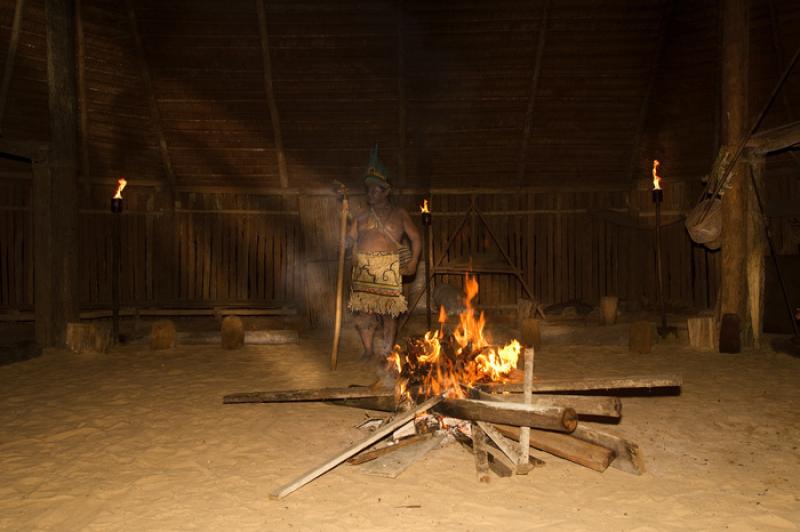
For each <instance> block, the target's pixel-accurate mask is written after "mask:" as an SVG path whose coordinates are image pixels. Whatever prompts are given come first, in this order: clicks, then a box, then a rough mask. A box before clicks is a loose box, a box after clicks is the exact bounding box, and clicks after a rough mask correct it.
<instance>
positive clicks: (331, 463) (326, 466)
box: [270, 395, 442, 499]
mask: <svg viewBox="0 0 800 532" xmlns="http://www.w3.org/2000/svg"><path fill="white" fill-rule="evenodd" d="M441 400H442V396H440V395H437V396H434V397H431V398H430V399H428V400H427V401H425V402H424V403H422V404H420V405H417V407H416V408H412V409H411V410H409V411H407V412H405V413H404V414H403V415H401V416H398V417H397V418H395V419H394V420H393V421H392V422H391V423H387V424H386V425H384V426H383V427H381V428H379V429H378V430H376V431H375V432H374V433H372V434H371V435H370V436H369V437H367V438H366V439H364V440H362V441H360V442H359V443H357V444H355V445H353V446H352V447H350V448H349V449H347V450H346V451H344V452H342V453H340V454H337V455H336V456H334V457H333V458H331V459H330V460H327V461H325V462H324V463H323V464H321V465H319V466H317V467H315V468H313V469H311V470H309V471H307V472H306V473H304V474H302V475H301V476H299V477H298V478H297V479H295V480H293V481H291V482H289V483H288V484H286V485H284V486H281V487H280V488H278V489H276V490H275V491H273V492H272V493H271V494H270V498H271V499H283V498H284V497H286V496H287V495H290V494H291V493H293V492H294V491H296V490H298V489H300V488H302V487H303V486H305V485H306V484H308V483H309V482H311V481H313V480H314V479H316V478H318V477H320V476H322V475H324V474H325V473H327V472H328V471H330V470H331V469H333V468H334V467H336V466H337V465H339V464H341V463H342V462H344V461H345V460H347V459H348V458H350V457H352V456H355V455H356V454H358V453H360V452H361V451H363V450H364V449H366V448H367V447H370V446H371V445H373V444H375V443H377V442H379V441H380V440H382V439H383V438H385V437H386V436H388V435H389V434H391V433H392V432H394V431H395V430H397V429H399V428H400V427H402V426H403V425H405V424H406V423H408V422H409V421H411V420H412V419H414V417H415V416H416V415H417V414H418V413H420V412H424V411H426V410H430V409H431V408H432V407H434V406H435V405H436V404H438V403H439V402H440V401H441Z"/></svg>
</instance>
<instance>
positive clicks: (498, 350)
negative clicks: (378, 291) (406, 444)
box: [389, 274, 521, 399]
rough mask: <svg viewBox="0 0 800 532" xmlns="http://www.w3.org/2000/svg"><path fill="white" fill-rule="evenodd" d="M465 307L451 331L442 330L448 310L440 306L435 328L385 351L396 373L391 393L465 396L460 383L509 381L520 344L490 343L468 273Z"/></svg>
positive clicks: (472, 278)
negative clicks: (475, 307)
mask: <svg viewBox="0 0 800 532" xmlns="http://www.w3.org/2000/svg"><path fill="white" fill-rule="evenodd" d="M464 292H465V294H466V297H465V309H464V311H463V312H462V313H461V314H460V315H459V317H458V324H457V325H456V327H455V329H454V330H453V331H452V333H446V332H445V324H446V322H447V313H446V312H445V309H444V307H441V308H440V309H439V330H437V331H428V332H426V333H425V334H424V335H423V336H422V337H416V338H411V339H409V340H408V341H407V344H406V347H405V349H403V348H402V347H401V346H399V345H395V347H394V350H393V351H392V354H391V355H389V363H390V367H391V368H392V369H393V370H394V371H395V373H396V375H397V381H396V385H395V392H396V395H398V397H402V398H407V399H410V398H411V396H412V390H413V394H414V395H417V396H421V397H430V396H432V395H438V394H441V393H444V394H446V395H447V396H448V397H451V398H454V397H464V387H471V386H473V385H475V384H476V383H482V382H507V381H508V375H509V373H510V372H511V370H513V369H514V368H516V366H517V360H518V359H519V354H520V349H521V346H520V344H519V342H518V341H517V340H512V341H511V342H509V343H508V344H506V345H505V346H503V347H498V346H495V345H492V344H491V341H490V339H489V338H488V337H487V335H486V333H485V331H484V329H485V326H486V317H485V316H484V314H483V312H481V313H480V314H479V315H478V317H477V318H476V317H475V309H474V308H473V306H472V301H473V300H474V299H475V296H477V295H478V282H477V280H476V279H475V277H474V276H473V277H470V275H469V274H467V275H466V277H465V282H464Z"/></svg>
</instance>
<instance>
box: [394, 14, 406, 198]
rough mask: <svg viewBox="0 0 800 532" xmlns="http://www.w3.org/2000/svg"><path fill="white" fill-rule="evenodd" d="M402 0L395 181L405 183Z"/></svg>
mask: <svg viewBox="0 0 800 532" xmlns="http://www.w3.org/2000/svg"><path fill="white" fill-rule="evenodd" d="M403 11H404V3H403V0H398V2H397V12H396V14H395V15H396V16H395V20H396V21H397V28H396V29H397V43H396V46H397V183H396V186H405V185H406V172H407V169H406V144H407V139H406V127H407V126H406V80H405V72H406V57H405V36H404V32H405V21H404V18H403V14H404V13H403Z"/></svg>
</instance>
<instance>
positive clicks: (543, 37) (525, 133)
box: [517, 0, 551, 186]
mask: <svg viewBox="0 0 800 532" xmlns="http://www.w3.org/2000/svg"><path fill="white" fill-rule="evenodd" d="M550 2H551V0H545V2H544V5H543V6H542V16H541V19H540V21H539V39H538V40H537V42H536V58H535V59H534V62H533V74H532V75H531V84H530V89H529V91H528V108H527V109H526V110H525V124H524V126H523V127H522V140H521V142H520V148H519V162H518V163H517V183H518V184H519V185H520V186H522V185H524V184H525V167H526V166H527V162H528V143H529V142H530V138H531V131H532V130H533V111H534V109H535V107H536V92H537V90H538V88H539V78H540V76H541V72H542V57H543V55H544V47H545V43H546V41H547V20H548V18H549V16H550Z"/></svg>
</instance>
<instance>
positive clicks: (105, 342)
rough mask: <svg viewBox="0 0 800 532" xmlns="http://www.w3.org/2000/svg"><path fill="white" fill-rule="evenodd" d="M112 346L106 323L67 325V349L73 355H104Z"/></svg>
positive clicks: (109, 329)
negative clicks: (87, 353) (90, 353)
mask: <svg viewBox="0 0 800 532" xmlns="http://www.w3.org/2000/svg"><path fill="white" fill-rule="evenodd" d="M112 344H113V338H112V334H111V325H110V324H108V323H68V324H67V349H69V350H70V351H72V352H73V353H84V352H92V353H106V352H108V349H109V348H110V347H111V345H112Z"/></svg>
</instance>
